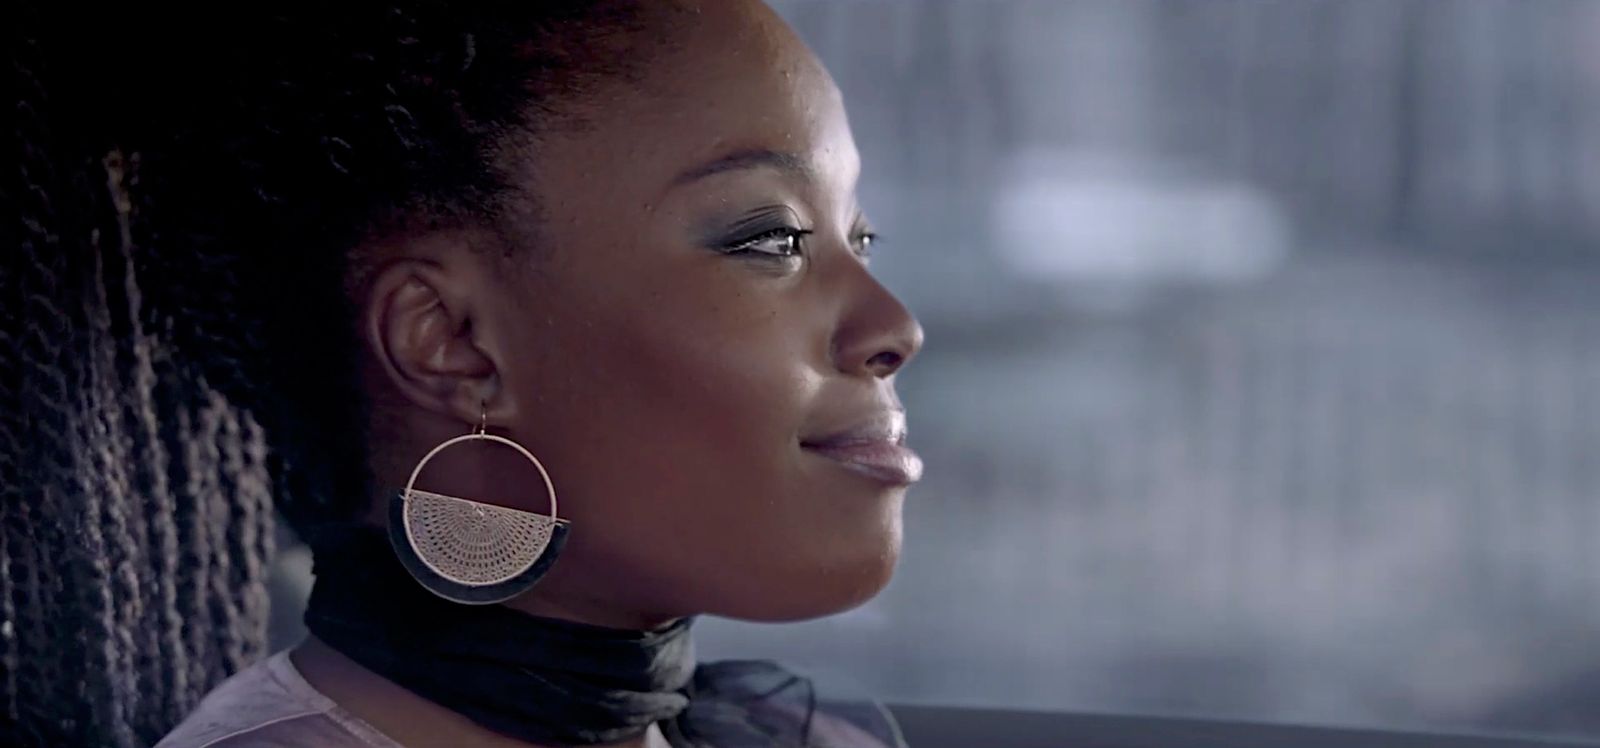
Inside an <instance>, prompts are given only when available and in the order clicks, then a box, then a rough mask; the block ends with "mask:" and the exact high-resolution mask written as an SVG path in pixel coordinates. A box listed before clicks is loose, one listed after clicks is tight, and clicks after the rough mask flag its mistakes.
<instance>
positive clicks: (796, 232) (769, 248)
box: [725, 226, 811, 258]
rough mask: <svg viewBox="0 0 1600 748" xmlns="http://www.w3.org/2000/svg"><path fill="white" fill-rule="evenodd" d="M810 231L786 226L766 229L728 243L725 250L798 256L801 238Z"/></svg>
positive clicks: (732, 252)
mask: <svg viewBox="0 0 1600 748" xmlns="http://www.w3.org/2000/svg"><path fill="white" fill-rule="evenodd" d="M810 233H811V232H810V231H806V230H804V229H797V228H790V227H787V226H785V227H783V228H777V229H772V230H771V231H764V232H762V233H760V234H756V235H755V236H752V237H750V238H748V239H741V240H739V241H737V242H734V243H733V244H730V245H728V247H727V248H726V250H725V251H726V252H727V254H730V255H754V256H765V257H774V258H787V257H797V256H799V254H800V238H801V237H803V236H805V235H807V234H810Z"/></svg>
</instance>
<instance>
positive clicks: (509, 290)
mask: <svg viewBox="0 0 1600 748" xmlns="http://www.w3.org/2000/svg"><path fill="white" fill-rule="evenodd" d="M682 10H683V11H684V12H680V13H675V14H671V18H672V20H671V21H670V22H666V21H663V22H662V23H658V24H653V26H654V28H652V29H650V30H648V31H645V32H642V33H653V34H669V35H671V42H672V43H671V44H669V45H667V47H668V48H669V49H670V51H666V52H662V53H661V54H660V55H659V57H658V59H655V60H653V61H652V62H651V63H650V64H649V65H648V66H647V70H648V72H647V74H646V75H645V77H644V79H643V80H642V81H637V82H634V83H630V84H626V85H620V84H619V85H615V86H611V87H602V88H601V90H599V91H596V92H592V93H591V94H590V95H589V97H588V100H587V101H585V102H580V103H577V104H576V105H575V106H577V107H578V108H579V113H581V114H583V115H584V119H585V120H586V126H585V127H582V128H560V129H557V130H554V131H550V132H544V133H542V134H539V135H538V136H530V137H527V138H523V139H519V140H520V142H515V143H512V144H510V145H509V146H508V148H507V149H506V152H505V153H504V154H503V158H504V159H507V161H506V162H505V163H506V164H507V165H508V166H509V167H510V168H511V170H512V173H514V174H516V175H517V176H518V179H519V183H518V184H516V185H515V187H516V189H517V194H522V195H526V196H530V197H531V200H529V201H526V202H525V203H523V205H522V208H523V209H522V210H519V209H518V206H516V205H513V206H512V208H511V209H510V210H509V212H508V215H507V216H506V217H505V218H506V221H507V222H508V224H510V225H513V226H518V227H521V228H522V229H524V230H522V231H518V232H511V233H512V234H513V235H522V236H524V237H525V239H524V241H526V242H527V243H528V244H529V245H530V246H524V247H519V248H517V249H516V251H515V252H513V253H512V254H511V256H510V257H502V255H501V253H499V252H497V251H495V248H496V245H495V241H496V240H495V239H494V238H493V236H492V235H491V233H490V232H487V231H481V230H475V229H472V228H465V229H459V230H449V231H434V232H427V233H413V234H408V235H405V236H400V237H391V238H388V239H385V240H383V241H382V242H380V243H379V244H378V246H374V247H373V248H371V252H372V254H373V255H374V256H377V257H379V258H381V259H380V264H379V266H378V269H377V272H375V273H373V274H372V275H371V276H370V279H369V280H368V282H367V283H365V284H364V286H363V287H361V288H359V289H356V293H357V294H358V300H359V301H360V304H361V309H362V310H363V314H362V317H361V320H360V322H361V331H362V333H363V338H364V340H365V343H366V345H365V346H364V348H365V353H366V362H365V366H366V381H367V386H368V387H369V388H370V392H371V396H372V399H373V402H374V404H375V414H374V419H375V421H374V433H375V434H377V435H379V438H378V439H377V440H376V442H377V443H378V444H379V445H381V447H376V448H375V449H374V450H373V468H374V471H375V474H376V475H377V477H378V480H379V482H380V483H382V484H384V485H390V486H401V485H404V484H405V480H406V478H407V476H408V475H409V473H410V472H411V468H412V467H413V466H414V465H415V464H416V461H417V460H418V459H420V458H421V456H422V455H423V454H424V453H425V452H426V451H427V450H428V449H430V448H431V447H432V446H434V445H435V444H437V443H439V442H441V441H443V440H445V439H448V438H450V437H453V436H457V435H460V434H462V433H465V432H467V431H468V430H469V429H471V428H472V427H473V426H474V425H476V424H477V423H478V421H479V419H480V417H486V420H487V423H488V426H489V431H490V433H494V434H499V435H502V436H505V437H508V438H510V439H513V440H516V441H517V442H519V443H521V444H522V445H524V446H526V447H527V448H528V449H529V450H530V451H532V452H533V454H535V455H537V456H538V457H539V459H540V460H541V461H543V462H544V464H545V465H546V466H547V467H548V468H549V470H550V473H551V477H552V479H553V480H554V482H555V486H556V490H557V491H558V492H559V494H558V495H559V498H560V510H561V514H562V516H564V517H566V518H567V519H569V520H570V521H571V522H572V531H571V538H570V542H569V543H568V545H567V548H566V550H565V552H564V553H563V554H562V557H561V559H560V561H559V563H557V564H556V565H555V566H554V568H553V569H552V571H551V572H550V573H549V575H548V576H546V577H545V578H544V579H543V580H541V581H540V582H539V584H538V585H537V586H536V587H534V588H533V589H532V590H530V591H529V592H527V593H525V594H523V595H521V596H519V597H517V598H515V599H513V600H512V601H509V602H508V603H506V604H507V605H511V606H513V607H516V608H519V609H521V610H525V611H528V612H530V613H534V614H538V615H545V616H552V617H558V618H564V619H569V620H575V621H582V622H586V623H592V624H598V625H603V626H612V627H618V628H633V629H649V628H655V627H658V626H662V625H666V624H668V623H670V622H672V621H674V620H676V619H678V618H680V617H682V616H688V615H697V614H703V613H709V614H716V615H724V616H730V617H736V618H742V619H748V620H762V621H788V620H799V619H805V618H811V617H816V616H822V615H827V614H831V613H835V612H839V611H842V610H846V609H849V608H851V607H854V606H856V605H859V604H861V603H862V602H865V601H866V600H868V599H870V598H871V597H872V596H873V595H875V594H877V593H878V591H880V590H881V589H882V588H883V586H884V585H885V584H886V583H887V582H888V580H889V577H890V575H891V574H892V571H893V568H894V565H895V563H896V561H897V559H898V556H899V551H900V542H901V505H902V501H903V499H904V495H905V489H906V486H907V485H908V484H909V483H910V482H911V481H914V480H915V477H916V475H915V474H916V472H917V471H916V469H915V468H914V467H913V469H912V470H910V472H909V474H905V475H900V476H898V477H894V476H890V477H885V476H883V475H881V474H880V475H874V474H869V473H866V472H863V471H861V470H857V469H853V468H852V467H851V466H849V465H847V464H845V463H843V462H841V461H840V460H839V459H836V458H835V457H831V456H829V455H827V454H825V453H823V452H819V451H818V450H816V449H814V448H811V447H808V444H812V443H813V442H815V440H817V439H818V438H819V437H820V436H822V435H829V434H835V433H837V432H839V431H841V430H849V429H852V428H853V427H858V426H860V425H861V424H864V423H877V424H880V425H881V424H883V423H886V422H888V423H892V422H894V414H896V413H898V412H899V410H900V402H899V400H898V398H897V397H896V395H895V392H894V375H895V373H896V372H897V371H898V370H899V369H900V368H901V367H902V366H903V365H904V364H905V363H906V362H907V361H909V360H910V359H911V358H912V357H913V356H914V355H915V354H916V352H917V350H918V349H919V348H920V347H921V344H922V330H921V328H920V326H919V325H918V324H917V322H916V321H915V319H914V318H913V317H912V316H911V314H910V313H909V312H908V311H907V310H906V309H905V307H904V306H903V305H901V304H900V302H899V301H898V300H896V299H895V298H894V296H893V295H891V294H890V293H889V292H888V291H887V290H886V289H885V288H884V287H883V286H882V285H881V284H880V283H879V282H878V281H877V280H876V279H875V278H874V277H873V276H872V274H871V273H870V272H869V270H868V264H867V260H866V258H865V252H866V250H867V249H868V247H867V245H868V244H869V239H868V234H869V233H870V229H869V228H868V227H867V225H866V223H865V219H864V218H863V217H862V215H861V212H860V208H859V206H858V204H857V203H856V198H855V184H856V180H857V177H858V174H859V169H860V159H859V156H858V154H857V152H856V148H855V145H854V142H853V140H852V138H851V135H850V129H849V124H848V122H847V120H846V117H845V112H844V108H843V105H842V103H841V100H840V96H839V92H838V90H837V88H836V87H835V86H834V84H833V81H832V80H831V78H829V76H828V75H827V73H826V71H824V70H823V68H822V66H821V64H820V63H819V62H818V61H817V60H816V59H815V57H814V56H813V55H812V54H811V52H810V51H809V50H808V49H807V48H806V47H805V46H804V45H803V44H802V43H801V42H800V41H799V40H798V38H796V37H795V35H794V34H793V32H792V31H791V30H790V29H789V28H788V27H787V26H786V25H785V24H784V23H783V22H782V21H781V20H780V19H779V18H778V17H777V16H776V15H775V14H773V13H772V12H771V11H770V10H769V9H767V8H766V7H765V6H763V5H761V4H760V3H758V2H753V1H751V2H730V1H727V0H723V1H720V2H705V3H703V4H701V5H696V4H694V3H685V4H684V6H683V8H682ZM663 18H665V16H664V17H663ZM533 205H537V209H536V210H535V209H532V208H531V206H533ZM796 231H803V232H809V233H805V234H804V235H795V234H794V233H793V232H796ZM533 245H537V246H533ZM421 483H422V484H423V487H426V488H428V489H429V490H437V491H442V492H445V493H450V494H453V495H457V496H466V497H472V498H475V499H478V500H485V501H491V502H493V503H497V504H502V505H505V506H510V507H514V508H518V509H526V510H530V511H539V512H547V511H548V501H547V498H546V496H545V492H544V487H543V483H542V482H541V481H540V480H539V479H538V475H537V473H536V472H535V471H534V470H533V468H532V467H531V466H530V465H528V464H527V462H526V461H524V460H523V459H522V458H521V457H519V456H517V455H516V454H515V453H514V452H513V451H512V450H509V449H505V448H503V447H494V446H492V445H491V446H484V447H481V448H479V447H473V446H468V447H462V448H457V449H455V450H451V451H448V452H446V453H444V454H443V455H441V456H440V457H439V458H438V459H436V460H435V461H434V462H432V463H430V464H429V467H428V470H427V471H426V472H425V474H424V478H423V480H422V482H421ZM372 516H373V518H374V521H376V522H381V521H382V516H383V509H382V506H381V503H379V502H377V501H375V502H374V507H373V514H372ZM293 659H294V662H295V664H296V665H297V666H299V668H300V669H301V671H302V672H303V673H304V674H305V676H306V678H307V679H308V680H309V681H310V682H311V683H312V685H314V686H315V687H317V688H318V689H319V690H321V691H323V692H324V693H325V694H327V695H328V696H330V697H331V698H332V699H333V700H334V701H336V702H337V703H339V704H341V705H342V706H344V707H345V708H346V709H348V710H350V711H351V712H353V713H354V714H355V715H356V716H358V717H361V718H362V719H365V720H366V721H368V722H370V723H372V724H373V725H374V726H375V727H377V728H378V729H379V730H380V731H382V732H384V733H385V734H387V735H389V736H391V737H393V738H394V739H396V740H398V741H399V742H401V743H403V744H405V745H407V746H418V747H422V746H435V745H437V746H457V747H461V746H466V747H469V748H470V747H471V746H510V745H526V744H523V743H519V742H516V741H511V740H510V739H508V738H505V737H503V736H499V735H495V734H492V733H490V732H488V731H486V730H484V729H482V728H479V727H478V726H476V725H475V724H472V723H470V722H469V721H467V720H466V719H464V718H462V717H460V716H459V715H456V714H454V713H452V712H449V711H448V710H445V709H444V708H443V707H440V706H437V705H435V704H432V703H430V702H427V701H425V700H423V699H421V698H420V697H417V696H415V695H414V694H411V693H410V692H407V691H405V690H404V689H401V688H399V687H398V686H395V685H394V684H392V683H389V682H387V681H384V680H383V679H382V678H380V677H378V676H376V675H374V674H372V673H370V672H368V671H366V670H364V669H362V668H361V667H360V666H358V665H355V664H354V663H353V662H351V661H349V660H348V659H346V658H344V657H343V656H341V655H339V654H338V653H337V652H335V651H333V650H332V649H331V648H329V647H327V646H326V645H324V644H322V643H320V642H318V641H316V640H314V639H313V640H309V641H308V642H306V643H305V644H304V645H302V646H301V647H299V648H297V650H296V651H295V652H294V654H293ZM617 745H619V746H626V747H627V748H637V747H642V746H659V745H665V742H664V741H663V740H662V738H661V736H660V734H659V732H658V731H657V730H655V729H652V730H651V731H650V732H649V733H647V734H646V735H644V736H642V737H641V738H639V739H637V740H633V741H628V742H625V743H619V744H617Z"/></svg>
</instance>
